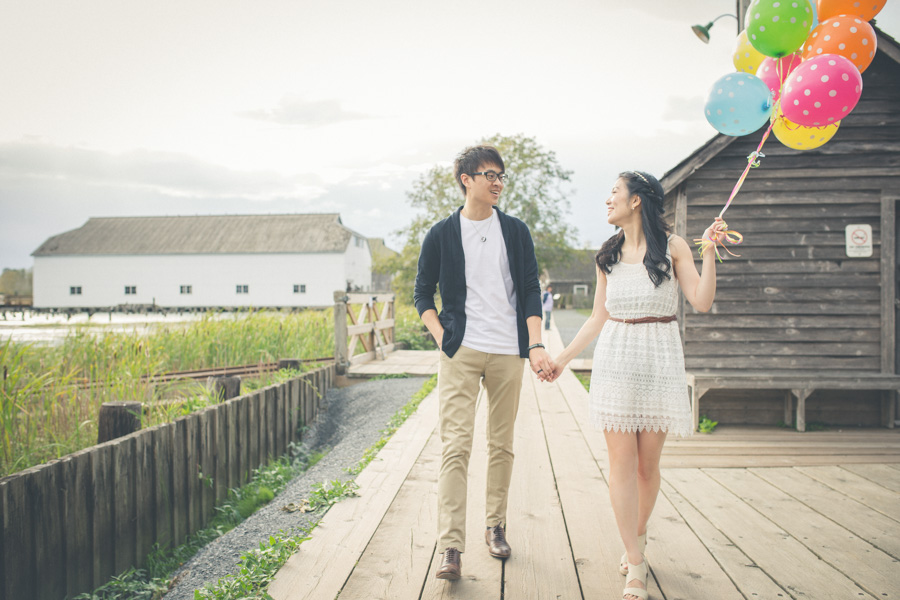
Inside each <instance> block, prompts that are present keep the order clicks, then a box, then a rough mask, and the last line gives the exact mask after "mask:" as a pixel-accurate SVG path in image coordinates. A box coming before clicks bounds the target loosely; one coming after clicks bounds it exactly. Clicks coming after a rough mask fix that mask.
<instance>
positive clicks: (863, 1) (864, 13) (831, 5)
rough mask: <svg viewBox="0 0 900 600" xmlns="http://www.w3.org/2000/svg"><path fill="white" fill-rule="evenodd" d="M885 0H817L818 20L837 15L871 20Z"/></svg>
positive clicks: (882, 6)
mask: <svg viewBox="0 0 900 600" xmlns="http://www.w3.org/2000/svg"><path fill="white" fill-rule="evenodd" d="M885 2H887V0H819V3H818V8H819V20H820V21H824V20H825V19H830V18H831V17H835V16H837V15H855V16H857V17H860V18H862V20H863V21H871V20H872V19H873V18H874V17H875V15H877V14H878V13H879V12H880V11H881V9H882V8H884V4H885Z"/></svg>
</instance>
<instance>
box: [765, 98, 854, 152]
mask: <svg viewBox="0 0 900 600" xmlns="http://www.w3.org/2000/svg"><path fill="white" fill-rule="evenodd" d="M771 120H772V133H773V134H774V135H775V137H776V138H777V139H778V141H779V142H781V143H782V144H784V145H785V146H787V147H788V148H793V149H794V150H812V149H814V148H818V147H819V146H823V145H824V144H826V143H827V142H828V141H829V140H831V138H833V137H834V134H836V133H837V130H838V127H840V125H841V122H840V121H835V122H834V124H832V125H826V126H825V127H803V126H802V125H797V124H796V123H792V122H791V121H790V119H788V118H786V117H785V116H784V115H783V114H782V113H781V107H780V106H779V105H778V104H776V105H775V110H774V111H773V112H772V119H771Z"/></svg>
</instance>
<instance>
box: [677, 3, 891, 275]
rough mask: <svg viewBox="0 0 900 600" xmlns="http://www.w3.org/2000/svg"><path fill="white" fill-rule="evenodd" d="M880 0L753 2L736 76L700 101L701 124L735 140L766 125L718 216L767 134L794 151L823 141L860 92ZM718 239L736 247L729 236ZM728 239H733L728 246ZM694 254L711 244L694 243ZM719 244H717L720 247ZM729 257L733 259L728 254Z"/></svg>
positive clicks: (727, 77) (871, 53) (736, 54)
mask: <svg viewBox="0 0 900 600" xmlns="http://www.w3.org/2000/svg"><path fill="white" fill-rule="evenodd" d="M886 1H887V0H818V1H817V2H816V1H815V0H813V1H812V2H811V1H810V0H753V2H752V3H751V4H750V6H749V7H748V8H747V14H746V16H745V18H744V23H745V24H746V28H745V29H744V30H743V31H741V33H740V34H739V35H738V37H737V45H736V47H735V51H734V57H733V62H734V67H735V69H737V72H736V73H729V74H728V75H725V76H723V77H721V78H719V79H718V80H717V81H716V82H715V83H714V84H713V86H712V88H711V89H710V92H709V97H708V99H707V101H706V107H705V113H706V120H707V121H709V124H710V125H712V126H713V127H714V128H715V129H716V131H718V132H719V133H723V134H725V135H732V136H741V135H747V134H749V133H753V132H754V131H756V130H758V129H759V128H760V127H762V126H763V125H765V123H766V122H767V121H768V122H769V127H768V129H767V130H766V133H765V134H764V135H763V139H762V141H761V142H760V144H759V147H758V148H757V149H756V151H755V152H753V153H751V154H750V156H748V157H747V167H746V168H745V169H744V172H743V174H742V175H741V176H740V178H739V179H738V182H737V184H736V185H735V186H734V189H733V190H732V192H731V196H730V197H729V198H728V202H727V203H726V204H725V208H723V209H722V212H721V213H719V216H720V217H721V216H722V215H723V214H724V213H725V211H726V210H727V209H728V207H729V206H730V205H731V201H732V200H733V199H734V197H735V195H737V193H738V190H740V188H741V185H743V183H744V180H745V179H746V177H747V173H748V172H749V170H750V169H751V168H754V167H758V166H759V159H760V158H763V157H764V156H765V155H764V154H763V153H762V147H763V144H764V143H765V142H766V139H768V137H769V134H770V133H774V134H775V137H776V138H777V139H778V141H779V142H781V143H782V144H784V145H785V146H787V147H789V148H793V149H795V150H811V149H813V148H818V147H819V146H822V145H823V144H825V143H827V142H828V141H829V140H830V139H831V138H832V137H834V134H835V133H836V132H837V130H838V128H839V127H840V125H841V120H842V119H843V118H844V117H846V116H847V115H848V114H850V112H851V111H852V110H853V109H854V108H855V107H856V104H857V103H858V102H859V98H860V96H861V95H862V87H863V86H862V76H861V75H860V74H861V73H862V72H863V71H865V70H866V68H868V66H869V65H870V64H871V63H872V59H874V58H875V50H876V37H875V30H874V29H873V28H872V26H871V25H869V23H868V21H870V20H871V19H872V18H873V17H875V15H876V14H878V12H879V11H880V10H881V9H882V8H884V5H885V2H886ZM729 233H731V234H734V235H731V236H730V237H727V238H726V240H727V241H729V242H730V243H740V240H743V238H742V237H741V236H740V234H738V233H737V232H734V231H732V232H729ZM733 240H735V241H733ZM695 241H696V242H697V244H699V245H700V254H701V256H702V255H703V253H704V252H705V251H706V250H708V249H709V248H714V249H715V251H716V256H717V257H718V258H719V260H721V255H720V254H719V251H718V248H717V246H716V242H715V241H714V240H710V239H703V240H695ZM723 247H724V246H723ZM735 256H737V255H735Z"/></svg>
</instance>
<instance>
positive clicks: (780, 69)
mask: <svg viewBox="0 0 900 600" xmlns="http://www.w3.org/2000/svg"><path fill="white" fill-rule="evenodd" d="M799 66H800V54H788V55H787V56H782V57H781V58H779V59H774V58H772V57H771V56H767V57H766V58H765V60H763V61H762V63H760V65H759V68H758V69H757V70H756V76H757V77H759V78H760V79H762V80H763V82H765V84H766V85H767V86H769V89H770V90H772V94H773V97H772V103H773V104H774V103H775V102H777V101H778V98H779V96H780V95H781V82H782V81H785V80H787V77H788V75H790V74H791V72H792V71H793V70H794V69H796V68H797V67H799Z"/></svg>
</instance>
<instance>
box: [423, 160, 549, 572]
mask: <svg viewBox="0 0 900 600" xmlns="http://www.w3.org/2000/svg"><path fill="white" fill-rule="evenodd" d="M454 168H455V176H456V182H457V183H458V184H459V186H460V189H461V190H462V192H463V194H464V195H465V204H464V205H463V206H461V207H460V208H459V209H457V210H456V211H455V212H454V213H453V214H451V215H450V216H449V217H447V218H446V219H444V220H442V221H440V222H438V223H437V224H435V225H434V226H433V227H432V228H431V230H429V232H428V234H427V235H426V236H425V239H424V241H423V242H422V250H421V253H420V254H419V270H418V275H417V276H416V288H415V303H416V309H417V310H418V312H419V316H420V317H421V318H422V321H423V322H424V323H425V326H426V327H427V328H428V330H429V331H430V332H431V334H432V335H433V336H434V339H435V341H436V342H437V344H438V346H439V347H440V349H441V360H440V366H439V376H438V390H439V391H438V394H439V398H440V431H441V441H442V444H443V449H442V459H441V470H440V475H439V477H438V551H439V552H441V553H443V555H444V558H443V561H442V563H441V565H440V566H439V567H438V570H437V573H436V574H435V575H436V577H438V578H439V579H459V577H460V575H461V573H462V561H461V560H460V554H461V553H462V552H465V550H466V486H467V475H468V465H469V455H470V453H471V449H472V434H473V430H474V428H475V401H476V398H477V397H478V388H479V383H480V381H481V379H482V378H484V386H485V389H486V391H487V401H488V431H487V439H488V471H487V498H486V507H485V508H486V516H485V525H486V530H485V542H486V543H487V545H488V551H489V553H490V554H491V556H494V557H497V558H506V557H508V556H509V555H510V552H511V550H510V547H509V544H508V542H507V541H506V506H507V493H508V491H509V482H510V478H511V477H512V466H513V451H512V450H513V432H514V425H515V419H516V413H517V412H518V409H519V392H520V391H521V387H522V374H523V369H524V364H525V361H524V359H525V358H529V359H530V362H531V368H532V370H534V372H535V373H537V374H538V377H540V378H542V379H543V378H544V377H545V376H549V374H551V373H552V372H553V365H552V362H551V361H550V357H549V355H548V354H547V352H546V350H545V349H544V345H543V344H542V343H541V297H540V283H539V282H538V268H537V260H536V259H535V256H534V243H533V242H532V240H531V233H530V232H529V231H528V227H527V226H526V225H525V223H523V222H522V221H520V220H519V219H516V218H514V217H510V216H508V215H505V214H504V213H502V212H501V211H500V210H498V209H496V208H495V205H496V204H497V202H498V201H499V199H500V194H501V193H502V192H503V186H504V183H505V181H506V174H505V173H504V165H503V159H502V158H501V157H500V153H499V152H497V150H496V148H493V147H491V146H474V147H471V148H466V149H465V150H463V152H462V153H461V154H460V155H459V156H458V157H457V158H456V163H455V165H454ZM437 285H440V291H441V301H442V304H443V309H442V311H441V314H440V315H438V313H437V310H436V307H435V303H434V293H435V289H436V286H437Z"/></svg>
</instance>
